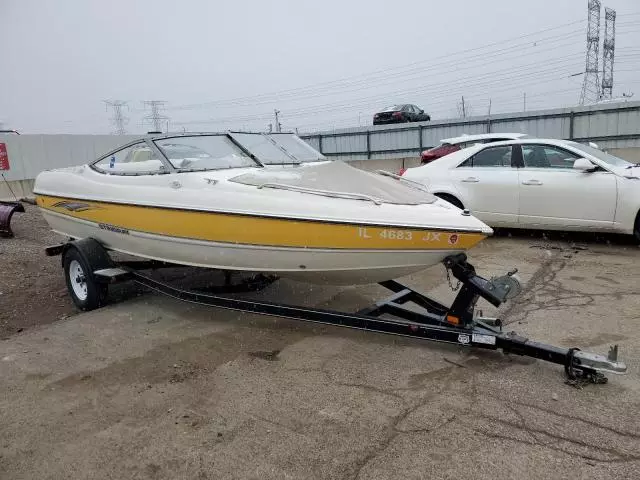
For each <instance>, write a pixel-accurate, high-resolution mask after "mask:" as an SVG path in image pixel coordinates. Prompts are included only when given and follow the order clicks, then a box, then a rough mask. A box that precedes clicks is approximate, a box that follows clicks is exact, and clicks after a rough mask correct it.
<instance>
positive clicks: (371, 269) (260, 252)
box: [41, 209, 463, 285]
mask: <svg viewBox="0 0 640 480" xmlns="http://www.w3.org/2000/svg"><path fill="white" fill-rule="evenodd" d="M41 211H42V214H43V216H44V217H45V219H46V221H47V222H48V223H49V225H50V226H51V228H52V230H53V231H55V232H57V233H58V234H60V235H62V236H65V237H70V238H86V237H91V238H94V239H96V240H98V241H99V242H100V243H102V244H103V245H104V246H105V247H106V248H108V249H110V250H113V251H117V252H121V253H126V254H130V255H134V256H136V257H141V258H147V259H153V260H159V261H164V262H168V263H175V264H181V265H189V266H197V267H205V268H212V269H221V270H228V269H230V266H233V267H232V268H231V269H233V270H239V271H246V272H261V273H270V274H276V275H278V276H281V277H288V278H293V279H297V280H300V281H306V282H310V283H329V284H335V285H340V284H343V285H353V284H367V283H376V282H380V281H384V280H389V279H392V278H398V277H402V276H404V275H409V274H411V273H414V272H418V271H421V270H424V269H426V268H428V267H430V266H432V265H435V264H437V263H439V262H441V261H442V260H443V259H444V258H445V257H446V256H447V255H450V254H452V253H457V252H460V251H463V249H455V248H452V249H430V250H398V249H396V250H371V249H367V250H363V249H345V248H341V249H327V248H301V247H280V246H267V245H247V244H240V243H222V242H212V241H204V240H195V239H189V238H179V237H174V236H168V235H159V234H154V233H147V232H140V231H135V230H131V229H129V230H127V234H123V233H122V232H118V231H111V230H108V229H104V228H100V226H99V224H98V223H96V222H91V221H87V220H85V219H79V218H75V217H72V216H69V215H65V214H60V213H57V212H53V211H51V210H47V209H41Z"/></svg>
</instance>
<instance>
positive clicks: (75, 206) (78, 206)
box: [53, 200, 99, 212]
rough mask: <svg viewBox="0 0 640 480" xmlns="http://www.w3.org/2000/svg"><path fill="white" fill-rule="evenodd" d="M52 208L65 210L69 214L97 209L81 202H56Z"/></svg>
mask: <svg viewBox="0 0 640 480" xmlns="http://www.w3.org/2000/svg"><path fill="white" fill-rule="evenodd" d="M53 206H54V207H58V208H64V209H65V210H69V211H70V212H84V211H86V210H98V208H99V207H94V206H93V205H90V204H88V203H82V202H68V201H66V200H63V201H62V202H56V203H54V204H53Z"/></svg>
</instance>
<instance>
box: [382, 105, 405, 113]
mask: <svg viewBox="0 0 640 480" xmlns="http://www.w3.org/2000/svg"><path fill="white" fill-rule="evenodd" d="M399 110H402V105H391V106H390V107H387V108H383V109H382V110H380V111H381V112H397V111H399Z"/></svg>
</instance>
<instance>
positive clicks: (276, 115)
mask: <svg viewBox="0 0 640 480" xmlns="http://www.w3.org/2000/svg"><path fill="white" fill-rule="evenodd" d="M273 113H274V114H275V117H276V121H275V128H276V132H278V133H280V132H281V131H282V125H281V124H280V120H279V119H278V115H279V114H280V110H274V111H273Z"/></svg>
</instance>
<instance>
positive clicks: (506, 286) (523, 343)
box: [47, 238, 627, 386]
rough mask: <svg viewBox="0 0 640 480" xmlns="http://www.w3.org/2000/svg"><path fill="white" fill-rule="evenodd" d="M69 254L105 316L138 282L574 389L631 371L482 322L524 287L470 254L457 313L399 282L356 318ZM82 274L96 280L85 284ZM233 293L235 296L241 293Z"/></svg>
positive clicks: (457, 269)
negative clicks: (482, 271)
mask: <svg viewBox="0 0 640 480" xmlns="http://www.w3.org/2000/svg"><path fill="white" fill-rule="evenodd" d="M61 253H62V255H63V262H62V263H63V265H64V266H65V276H67V285H68V286H69V292H70V294H71V296H72V298H73V299H74V301H75V302H76V304H77V305H78V306H79V307H80V308H83V309H86V310H89V309H92V308H97V307H98V306H100V305H101V304H102V303H103V300H104V298H106V290H107V287H108V285H109V284H111V283H115V282H120V281H125V280H133V281H134V282H136V283H138V284H140V285H143V286H145V287H147V288H150V289H151V290H154V291H156V292H159V293H162V294H164V295H168V296H170V297H173V298H176V299H179V300H183V301H186V302H191V303H197V304H201V305H208V306H212V307H216V308H223V309H229V310H236V311H242V312H248V313H256V314H261V315H272V316H277V317H284V318H290V319H294V320H302V321H306V322H314V323H322V324H327V325H335V326H341V327H347V328H355V329H360V330H366V331H371V332H378V333H386V334H391V335H401V336H405V337H412V338H421V339H425V340H431V341H437V342H445V343H450V344H456V345H459V346H461V347H465V348H466V347H475V348H479V349H487V350H502V351H503V353H505V354H515V355H521V356H526V357H532V358H536V359H539V360H545V361H547V362H551V363H555V364H558V365H562V366H563V367H564V370H565V374H566V376H567V383H569V384H571V385H574V386H581V385H584V384H585V383H606V381H607V379H606V377H605V376H604V374H605V373H612V374H624V373H626V371H627V367H626V365H625V364H624V363H623V362H621V361H619V360H618V346H617V345H616V346H613V347H611V349H610V350H609V353H608V355H607V356H604V355H598V354H594V353H588V352H583V351H582V350H580V349H578V348H563V347H556V346H553V345H547V344H544V343H540V342H536V341H533V340H530V339H528V338H526V337H523V336H521V335H518V334H517V333H515V332H503V331H502V327H503V325H502V322H501V321H500V320H499V319H495V318H485V317H482V316H481V315H477V314H476V308H475V307H476V303H477V301H478V300H479V299H480V298H484V299H485V300H487V301H488V302H489V303H491V304H492V305H494V306H496V307H497V306H499V305H501V304H502V303H504V302H505V301H506V300H508V299H510V298H512V297H513V296H514V295H516V294H517V293H519V292H520V290H521V287H520V284H519V281H518V279H517V276H516V275H515V273H516V272H515V271H512V272H509V273H508V274H507V275H505V276H502V277H495V278H492V279H489V280H487V279H485V278H482V277H480V276H479V275H477V274H476V272H475V269H474V268H473V266H472V265H471V264H469V263H468V262H467V257H466V255H465V254H464V253H460V254H457V255H452V256H449V257H447V258H445V259H444V262H443V263H444V265H445V267H446V268H447V269H448V271H450V272H451V273H452V274H453V276H454V277H455V278H456V279H457V280H458V281H459V282H460V284H461V289H460V291H459V292H458V294H457V296H456V298H455V299H454V301H453V303H452V304H451V306H450V307H446V306H444V305H442V304H440V303H438V302H437V301H435V300H433V299H431V298H429V297H427V296H425V295H423V294H421V293H419V292H416V291H415V290H412V289H411V288H409V287H406V286H404V285H402V284H400V283H398V282H397V281H395V280H391V281H386V282H382V283H381V285H382V286H383V287H385V288H387V289H388V290H390V291H391V292H392V295H391V296H390V297H388V298H386V299H384V300H381V301H379V302H377V303H376V304H374V305H372V306H370V307H368V308H365V309H363V310H360V311H358V312H356V313H350V312H340V311H335V310H325V309H317V308H309V307H303V306H297V305H288V304H281V303H274V302H268V301H263V300H255V299H246V298H239V297H237V296H235V295H231V294H229V293H227V292H225V293H224V294H220V295H218V294H216V295H213V294H209V293H201V292H198V291H188V290H183V289H179V288H175V287H173V286H171V285H169V284H167V283H164V282H160V281H158V280H155V279H153V278H151V277H149V276H148V275H145V274H143V273H141V272H142V271H143V270H145V269H149V268H158V267H161V266H167V265H166V264H164V265H157V264H154V263H153V262H145V261H142V262H138V263H136V262H127V263H121V264H118V263H116V262H113V261H112V260H111V259H110V257H109V255H108V253H107V251H106V250H105V249H104V247H102V245H100V244H99V242H97V241H96V240H93V239H90V238H87V239H83V240H77V241H73V242H70V243H68V244H66V245H64V246H54V247H49V248H48V249H47V254H48V255H57V254H61ZM67 257H68V259H67V260H65V259H66V258H67ZM69 259H73V261H74V262H75V263H73V262H69V261H68V260H69ZM68 265H74V267H73V268H75V270H74V272H75V273H74V272H71V271H69V272H67V271H66V270H67V269H68V268H67V266H68ZM172 266H174V267H175V265H172ZM78 267H79V268H80V269H81V270H82V269H84V271H85V272H89V274H88V275H87V274H83V275H82V276H78V274H77V272H78ZM273 281H274V278H273V277H263V278H262V279H261V281H259V282H258V285H259V286H260V287H264V286H267V285H269V284H270V283H272V282H273ZM74 282H75V285H74ZM78 282H82V285H83V288H85V290H86V291H88V292H94V291H95V292H98V293H100V295H96V297H95V299H96V300H95V302H92V303H90V304H88V303H86V302H85V303H79V302H78V301H77V298H76V295H77V294H76V293H74V291H75V292H77V291H78V288H79V287H78ZM250 285H251V288H250V289H251V290H256V289H258V288H256V287H255V286H256V283H250ZM85 290H80V291H81V292H84V291H85ZM231 291H233V292H234V293H235V292H237V289H236V290H231ZM408 304H413V306H412V307H413V308H408V306H407V305H408ZM416 307H418V308H416Z"/></svg>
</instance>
